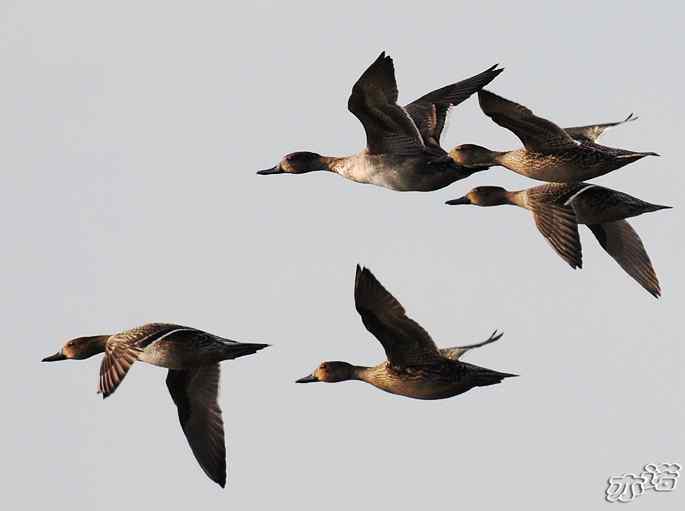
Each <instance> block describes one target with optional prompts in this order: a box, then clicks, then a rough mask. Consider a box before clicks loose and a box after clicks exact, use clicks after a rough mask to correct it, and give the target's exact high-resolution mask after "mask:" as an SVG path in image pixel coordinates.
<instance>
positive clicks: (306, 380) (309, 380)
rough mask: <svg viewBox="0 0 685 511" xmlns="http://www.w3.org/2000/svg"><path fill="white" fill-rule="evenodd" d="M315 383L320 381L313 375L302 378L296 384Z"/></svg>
mask: <svg viewBox="0 0 685 511" xmlns="http://www.w3.org/2000/svg"><path fill="white" fill-rule="evenodd" d="M315 381H319V379H318V378H317V377H316V376H314V375H313V374H310V375H308V376H305V377H304V378H300V379H299V380H295V383H312V382H315Z"/></svg>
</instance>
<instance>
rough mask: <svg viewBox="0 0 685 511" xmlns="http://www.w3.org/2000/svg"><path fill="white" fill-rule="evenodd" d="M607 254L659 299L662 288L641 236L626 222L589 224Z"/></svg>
mask: <svg viewBox="0 0 685 511" xmlns="http://www.w3.org/2000/svg"><path fill="white" fill-rule="evenodd" d="M588 227H589V228H590V230H591V231H592V234H594V235H595V237H596V238H597V241H599V244H600V245H601V246H602V248H603V249H604V250H606V252H607V254H609V255H610V256H611V257H613V258H614V260H615V261H616V262H617V263H618V264H619V265H620V266H621V268H623V270H624V271H625V272H626V273H627V274H628V275H630V276H631V277H633V278H634V279H635V280H636V281H637V282H638V284H640V285H641V286H642V287H643V288H645V289H646V290H647V291H648V292H649V293H650V294H651V295H652V296H654V297H655V298H659V296H661V288H660V287H659V279H657V276H656V272H655V271H654V267H653V266H652V261H650V259H649V256H648V255H647V251H646V250H645V246H644V245H643V244H642V240H641V239H640V236H638V235H637V233H636V232H635V230H634V229H633V228H632V227H631V226H630V224H629V223H628V222H627V221H626V220H619V221H616V222H605V223H603V224H588Z"/></svg>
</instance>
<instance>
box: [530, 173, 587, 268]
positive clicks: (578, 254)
mask: <svg viewBox="0 0 685 511" xmlns="http://www.w3.org/2000/svg"><path fill="white" fill-rule="evenodd" d="M575 186H576V185H572V186H567V185H565V184H561V183H551V184H549V185H542V186H536V187H534V188H529V189H528V190H527V191H526V200H527V201H528V207H529V208H530V210H531V212H532V213H533V219H534V220H535V225H536V226H537V228H538V230H539V231H540V233H542V235H543V236H544V237H545V239H546V240H547V241H548V242H549V243H550V245H552V248H553V249H554V250H555V251H556V253H557V254H559V255H560V256H561V258H562V259H563V260H564V261H566V262H567V263H568V264H569V265H571V268H582V267H583V251H582V247H581V245H580V236H579V234H578V223H577V221H576V215H575V212H574V211H573V209H572V208H571V207H569V206H566V205H564V204H563V203H561V204H560V203H559V200H560V198H561V197H564V196H565V195H566V194H567V193H568V190H569V189H573V188H575Z"/></svg>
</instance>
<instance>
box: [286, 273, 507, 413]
mask: <svg viewBox="0 0 685 511" xmlns="http://www.w3.org/2000/svg"><path fill="white" fill-rule="evenodd" d="M354 296H355V305H356V308H357V312H359V315H360V316H361V319H362V322H363V323H364V326H365V327H366V329H367V330H368V331H369V332H371V333H372V334H373V335H374V336H375V337H376V338H377V339H378V340H379V342H380V343H381V345H382V346H383V348H384V349H385V352H386V355H387V360H386V361H385V362H382V363H380V364H378V365H376V366H373V367H364V366H356V365H352V364H349V363H347V362H336V361H333V362H322V363H321V364H320V365H319V367H317V368H316V370H315V371H314V372H313V373H312V374H310V375H309V376H305V377H304V378H300V379H299V380H297V383H311V382H320V381H323V382H329V383H335V382H341V381H348V380H359V381H363V382H366V383H369V384H371V385H373V386H374V387H376V388H378V389H380V390H383V391H385V392H389V393H391V394H397V395H401V396H406V397H410V398H414V399H445V398H448V397H453V396H456V395H458V394H462V393H464V392H466V391H467V390H470V389H472V388H474V387H485V386H488V385H494V384H496V383H500V382H501V381H502V380H503V379H504V378H508V377H511V376H516V375H515V374H510V373H501V372H498V371H493V370H491V369H486V368H484V367H479V366H476V365H473V364H468V363H465V362H462V361H460V360H459V359H460V357H461V356H462V355H463V354H464V353H466V352H467V351H469V350H471V349H473V348H477V347H480V346H483V345H485V344H488V343H491V342H494V341H496V340H498V339H500V338H501V337H502V334H497V332H494V333H493V334H492V335H491V336H490V337H489V338H488V339H487V340H485V341H483V342H480V343H476V344H470V345H467V346H455V347H452V348H443V349H438V348H437V346H436V345H435V343H434V342H433V340H432V339H431V337H430V335H429V334H428V332H426V331H425V330H424V329H423V328H422V327H421V326H420V325H419V324H418V323H416V321H414V320H412V319H410V318H408V317H407V316H406V314H405V311H404V308H403V307H402V305H401V304H400V303H399V302H398V301H397V299H395V297H393V296H392V295H391V294H390V293H389V292H388V291H387V290H386V289H385V288H384V287H383V286H382V285H381V284H380V282H378V280H376V278H375V277H374V276H373V274H372V273H371V272H370V271H369V270H368V269H367V268H363V269H362V268H361V267H359V266H357V274H356V278H355V294H354Z"/></svg>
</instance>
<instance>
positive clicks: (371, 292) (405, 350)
mask: <svg viewBox="0 0 685 511" xmlns="http://www.w3.org/2000/svg"><path fill="white" fill-rule="evenodd" d="M354 302H355V306H356V308H357V312H359V315H360V316H361V318H362V322H363V323H364V326H365V327H366V329H367V330H368V331H369V332H371V333H372V334H373V335H374V336H375V337H376V339H378V340H379V341H380V343H381V344H382V345H383V348H384V349H385V353H386V355H387V357H388V361H389V362H390V363H391V364H392V365H393V366H395V367H407V366H413V365H422V364H429V363H431V362H434V361H435V360H437V359H439V358H440V353H439V352H438V348H437V347H436V346H435V343H434V342H433V340H432V339H431V337H430V335H428V332H426V331H425V330H424V329H423V328H422V327H421V325H419V324H418V323H417V322H416V321H414V320H413V319H410V318H408V317H407V316H406V314H405V311H404V307H402V305H401V304H400V302H398V301H397V299H395V297H394V296H392V295H391V294H390V293H389V292H388V291H387V289H385V288H384V287H383V286H382V285H381V283H380V282H378V280H376V277H374V276H373V274H372V273H371V271H369V269H368V268H363V269H362V268H361V267H360V266H359V265H357V273H356V277H355V283H354Z"/></svg>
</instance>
